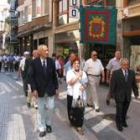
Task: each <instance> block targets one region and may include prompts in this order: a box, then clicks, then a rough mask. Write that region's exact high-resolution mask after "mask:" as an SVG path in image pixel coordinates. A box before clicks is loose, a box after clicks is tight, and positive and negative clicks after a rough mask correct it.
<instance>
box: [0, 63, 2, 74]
mask: <svg viewBox="0 0 140 140" xmlns="http://www.w3.org/2000/svg"><path fill="white" fill-rule="evenodd" d="M1 67H2V62H0V72H1Z"/></svg>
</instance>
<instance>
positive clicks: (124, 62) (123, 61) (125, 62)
mask: <svg viewBox="0 0 140 140" xmlns="http://www.w3.org/2000/svg"><path fill="white" fill-rule="evenodd" d="M121 68H122V69H124V70H127V69H128V68H129V60H128V59H127V58H122V59H121Z"/></svg>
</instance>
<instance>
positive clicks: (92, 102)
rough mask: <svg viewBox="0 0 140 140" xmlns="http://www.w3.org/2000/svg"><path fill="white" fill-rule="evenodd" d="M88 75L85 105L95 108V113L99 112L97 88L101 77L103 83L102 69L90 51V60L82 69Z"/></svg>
mask: <svg viewBox="0 0 140 140" xmlns="http://www.w3.org/2000/svg"><path fill="white" fill-rule="evenodd" d="M83 70H84V71H85V72H86V73H87V75H88V98H87V103H88V104H87V105H88V106H90V107H93V106H94V107H95V111H96V112H99V101H98V93H97V88H98V86H99V82H100V76H101V75H102V77H101V78H102V82H104V67H103V65H102V63H101V61H100V60H99V59H97V52H96V51H92V53H91V58H90V59H88V60H87V61H86V62H85V66H84V69H83Z"/></svg>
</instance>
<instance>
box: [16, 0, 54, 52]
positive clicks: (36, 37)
mask: <svg viewBox="0 0 140 140" xmlns="http://www.w3.org/2000/svg"><path fill="white" fill-rule="evenodd" d="M18 5H19V6H18V8H17V11H19V18H18V23H19V24H18V39H19V42H20V53H21V54H22V53H23V51H25V50H28V51H30V52H32V50H33V49H36V48H37V46H38V45H39V44H46V45H48V47H49V49H50V52H52V51H53V42H54V40H53V30H52V0H47V1H46V0H18Z"/></svg>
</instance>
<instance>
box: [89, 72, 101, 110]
mask: <svg viewBox="0 0 140 140" xmlns="http://www.w3.org/2000/svg"><path fill="white" fill-rule="evenodd" d="M99 82H100V77H96V76H91V75H88V88H87V90H88V94H87V103H88V104H89V105H92V104H94V106H95V109H99V100H98V93H97V90H98V87H99Z"/></svg>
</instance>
